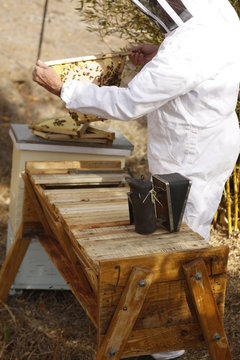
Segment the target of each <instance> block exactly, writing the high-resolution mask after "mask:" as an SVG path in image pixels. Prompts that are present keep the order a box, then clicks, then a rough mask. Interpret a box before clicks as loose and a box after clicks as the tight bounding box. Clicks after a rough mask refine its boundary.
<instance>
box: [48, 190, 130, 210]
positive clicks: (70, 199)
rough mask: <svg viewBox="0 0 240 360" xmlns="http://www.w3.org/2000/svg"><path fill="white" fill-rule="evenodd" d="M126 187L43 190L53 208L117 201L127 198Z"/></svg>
mask: <svg viewBox="0 0 240 360" xmlns="http://www.w3.org/2000/svg"><path fill="white" fill-rule="evenodd" d="M128 191H129V188H128V187H114V188H101V187H98V188H95V189H89V188H87V189H71V191H70V190H69V189H51V190H49V189H47V190H44V193H45V195H46V196H47V198H48V200H49V202H50V203H51V204H54V205H55V206H59V205H61V204H72V203H75V202H83V203H92V202H94V203H98V202H103V201H112V202H115V201H119V200H123V199H126V198H127V192H128Z"/></svg>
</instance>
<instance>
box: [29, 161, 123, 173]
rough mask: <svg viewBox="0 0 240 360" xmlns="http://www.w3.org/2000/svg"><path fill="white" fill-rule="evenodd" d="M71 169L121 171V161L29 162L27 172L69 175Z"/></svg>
mask: <svg viewBox="0 0 240 360" xmlns="http://www.w3.org/2000/svg"><path fill="white" fill-rule="evenodd" d="M69 169H79V170H120V169H121V161H100V160H99V161H90V160H81V161H47V162H46V161H28V162H26V171H30V172H31V174H32V175H33V174H68V173H69Z"/></svg>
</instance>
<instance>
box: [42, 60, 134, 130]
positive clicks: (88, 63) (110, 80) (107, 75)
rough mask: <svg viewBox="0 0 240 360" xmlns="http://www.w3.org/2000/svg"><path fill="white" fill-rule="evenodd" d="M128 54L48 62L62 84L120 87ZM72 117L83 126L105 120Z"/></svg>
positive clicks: (90, 116) (78, 114) (93, 116)
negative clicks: (83, 123)
mask: <svg viewBox="0 0 240 360" xmlns="http://www.w3.org/2000/svg"><path fill="white" fill-rule="evenodd" d="M127 55H128V54H127V53H115V54H108V55H101V56H89V57H82V58H75V59H66V60H60V61H56V62H54V61H53V62H47V65H48V66H52V67H53V68H54V69H55V71H56V72H57V74H58V75H59V76H60V78H61V80H62V82H67V81H72V80H79V81H81V82H83V83H93V84H96V85H98V86H103V85H105V86H111V85H115V86H119V85H120V83H121V76H122V71H123V67H124V65H125V61H126V56H127ZM69 114H70V116H71V117H72V118H73V119H74V121H76V122H77V124H78V125H79V124H81V123H82V122H86V121H96V120H105V119H103V118H100V117H96V116H95V115H89V114H88V115H87V114H82V113H76V112H72V111H70V112H69Z"/></svg>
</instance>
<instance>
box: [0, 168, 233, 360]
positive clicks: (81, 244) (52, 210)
mask: <svg viewBox="0 0 240 360" xmlns="http://www.w3.org/2000/svg"><path fill="white" fill-rule="evenodd" d="M119 166H120V165H119V164H118V163H116V162H108V163H103V162H101V163H98V162H84V161H79V162H71V163H70V162H59V163H58V162H54V163H41V162H39V163H27V164H26V171H25V173H24V174H23V179H24V183H25V195H24V207H23V218H22V224H21V226H20V228H19V230H18V233H17V234H16V237H15V241H14V243H13V244H12V246H11V248H10V250H9V252H8V254H7V257H6V259H5V261H4V263H3V265H2V268H1V271H0V299H1V300H2V301H4V302H5V301H6V300H7V296H8V293H9V290H10V287H11V284H12V282H13V281H14V278H15V276H16V273H17V271H18V269H19V266H20V265H21V262H22V260H23V258H24V255H25V253H26V251H27V249H28V246H29V243H30V241H31V240H30V239H31V238H32V237H33V234H34V235H36V236H37V237H38V239H39V241H40V243H41V244H42V246H43V248H44V249H45V251H46V252H47V254H48V255H49V257H50V259H51V260H52V261H53V262H54V264H55V265H56V267H57V268H58V270H59V271H60V273H61V274H62V276H63V277H64V279H65V280H66V282H67V283H68V284H69V287H70V288H71V290H72V292H73V294H74V295H75V297H76V299H77V300H78V301H79V303H80V304H81V306H82V307H83V308H84V310H85V311H86V313H87V315H88V316H89V317H90V319H91V320H92V322H93V324H94V325H95V327H96V329H97V334H98V346H97V355H96V360H107V359H109V360H113V359H114V360H118V359H120V358H127V357H132V356H138V355H146V354H151V353H156V352H159V351H168V350H171V351H172V350H179V349H189V348H197V347H205V346H208V349H209V354H210V357H211V359H213V360H228V359H231V358H232V357H231V353H230V349H229V344H228V341H227V338H226V334H225V332H224V327H223V315H224V303H225V290H226V271H227V260H228V247H226V246H220V247H212V246H210V245H209V244H207V243H206V242H205V241H204V240H203V239H202V238H201V237H200V236H199V235H198V234H196V233H194V232H193V231H191V230H190V229H189V228H188V227H187V226H186V225H184V224H183V225H182V228H181V230H180V231H179V232H176V233H169V232H167V231H166V230H165V229H158V230H157V231H156V232H155V233H154V234H151V235H139V234H137V233H136V232H135V230H134V226H132V225H129V214H128V204H127V195H126V193H127V191H128V188H127V187H124V186H121V183H122V178H123V176H124V174H123V172H122V171H121V170H120V168H119Z"/></svg>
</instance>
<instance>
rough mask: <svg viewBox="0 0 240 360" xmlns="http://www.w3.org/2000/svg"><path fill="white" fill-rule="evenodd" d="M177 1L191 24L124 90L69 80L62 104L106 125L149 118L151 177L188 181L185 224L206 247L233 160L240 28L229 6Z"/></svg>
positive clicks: (221, 0)
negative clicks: (178, 177) (185, 7)
mask: <svg viewBox="0 0 240 360" xmlns="http://www.w3.org/2000/svg"><path fill="white" fill-rule="evenodd" d="M183 2H184V4H185V5H187V4H189V6H190V10H191V11H192V13H193V14H194V16H193V18H192V19H190V20H189V21H187V22H186V23H184V24H183V25H182V26H181V27H179V28H178V29H177V30H175V31H173V32H172V33H170V34H169V35H167V37H166V38H165V40H164V41H163V43H162V45H161V46H160V48H159V51H158V53H157V55H156V56H155V57H154V58H153V59H152V61H150V62H149V63H148V64H146V65H145V66H144V67H143V69H142V70H141V71H140V72H139V73H138V74H137V75H136V76H135V78H134V79H133V80H132V81H131V82H130V83H129V85H128V87H127V88H118V87H114V86H112V87H104V86H103V87H98V86H96V85H94V84H83V83H80V82H76V81H73V82H70V83H66V84H64V86H63V88H62V93H61V98H62V100H63V101H64V102H65V103H66V107H67V108H68V109H71V110H77V111H80V112H83V113H93V114H96V115H99V116H103V117H106V118H111V119H113V118H114V119H120V120H131V119H136V118H139V117H141V116H143V115H145V114H148V160H149V168H150V171H151V173H152V174H164V173H173V172H179V173H180V174H182V175H184V176H186V177H188V178H190V179H191V180H192V187H191V190H190V194H189V200H188V202H187V206H186V211H185V215H184V220H185V221H186V222H187V224H188V225H189V226H190V227H191V228H192V229H193V230H195V231H197V232H198V233H199V234H201V235H202V236H203V237H204V238H205V239H206V240H208V238H209V232H210V224H211V221H212V218H213V216H214V214H215V212H216V210H217V207H218V204H219V201H220V199H221V195H222V190H223V187H224V183H225V181H226V180H227V178H228V177H229V176H230V174H231V171H232V169H233V166H234V164H235V161H236V159H237V156H238V154H239V144H240V141H239V140H240V136H239V126H238V120H237V116H236V114H235V106H236V101H237V94H238V89H239V80H240V42H239V39H240V24H239V20H238V17H237V15H236V13H235V12H234V10H233V8H232V7H231V5H230V4H229V2H228V1H227V0H184V1H183ZM199 9H200V10H201V11H199V12H198V10H199Z"/></svg>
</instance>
